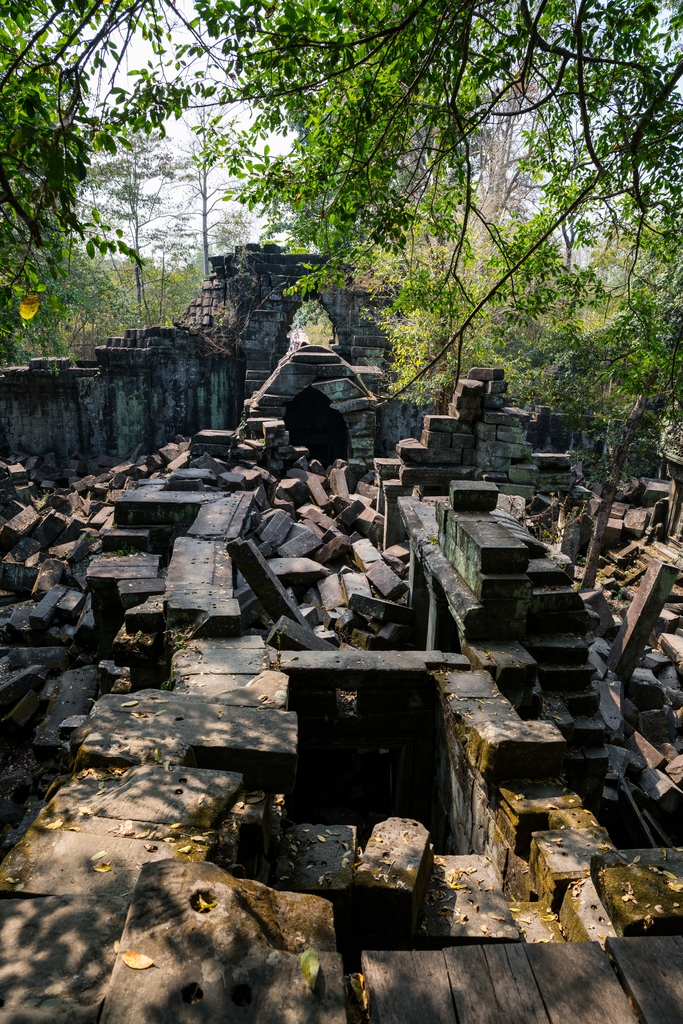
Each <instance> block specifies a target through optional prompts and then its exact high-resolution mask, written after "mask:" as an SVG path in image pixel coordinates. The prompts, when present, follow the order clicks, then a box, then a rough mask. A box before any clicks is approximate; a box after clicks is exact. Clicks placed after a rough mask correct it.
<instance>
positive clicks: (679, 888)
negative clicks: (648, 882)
mask: <svg viewBox="0 0 683 1024" xmlns="http://www.w3.org/2000/svg"><path fill="white" fill-rule="evenodd" d="M667 884H668V886H669V888H670V889H673V891H674V892H683V882H668V883H667Z"/></svg>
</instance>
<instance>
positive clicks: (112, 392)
mask: <svg viewBox="0 0 683 1024" xmlns="http://www.w3.org/2000/svg"><path fill="white" fill-rule="evenodd" d="M95 355H96V357H97V358H96V360H94V361H92V362H88V363H82V364H80V365H78V364H77V365H76V366H71V365H70V364H69V361H68V360H67V359H32V360H31V361H30V363H29V365H28V366H12V367H7V368H5V369H4V370H3V372H2V375H0V452H2V454H8V453H9V452H10V451H13V452H17V451H22V452H24V453H26V454H27V455H41V454H45V453H46V452H53V453H55V455H56V456H57V458H58V459H59V460H64V459H68V458H69V457H70V456H72V455H73V454H75V453H77V452H87V453H90V454H93V455H104V454H112V455H125V454H126V453H127V452H128V451H130V450H131V449H132V448H134V447H135V446H136V445H137V444H142V445H144V446H145V447H146V448H158V447H160V446H161V445H162V444H164V443H165V442H166V441H167V440H168V439H169V438H172V437H174V436H175V435H176V434H178V433H184V434H190V435H191V434H193V433H196V431H197V430H199V429H201V427H203V426H206V425H207V424H210V425H211V427H212V428H213V429H225V428H227V427H231V426H234V425H235V424H236V423H237V422H238V420H239V416H240V409H241V402H242V394H243V378H244V368H243V362H242V361H241V360H240V359H238V358H236V357H233V358H226V357H225V356H223V355H220V354H215V353H210V352H207V351H206V348H205V346H204V345H203V343H202V340H201V338H199V337H198V336H197V335H192V334H189V333H188V332H186V331H181V330H178V329H177V328H175V327H154V328H147V329H146V330H129V331H126V332H125V335H124V336H123V337H120V338H107V341H106V343H105V344H104V345H102V346H100V347H99V348H97V349H96V350H95Z"/></svg>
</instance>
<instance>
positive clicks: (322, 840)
mask: <svg viewBox="0 0 683 1024" xmlns="http://www.w3.org/2000/svg"><path fill="white" fill-rule="evenodd" d="M315 838H316V839H317V840H318V841H319V842H321V843H326V842H327V840H326V839H325V836H316V837H315Z"/></svg>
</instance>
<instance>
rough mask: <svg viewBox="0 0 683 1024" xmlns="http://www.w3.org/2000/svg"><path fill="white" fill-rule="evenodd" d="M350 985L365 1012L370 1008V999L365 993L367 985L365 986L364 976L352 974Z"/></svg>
mask: <svg viewBox="0 0 683 1024" xmlns="http://www.w3.org/2000/svg"><path fill="white" fill-rule="evenodd" d="M349 984H350V985H351V991H352V992H353V994H354V996H355V997H356V999H357V1001H358V1002H359V1003H360V1005H361V1006H362V1007H363V1009H364V1010H367V1008H368V997H367V994H366V992H365V985H364V984H363V975H362V974H350V975H349Z"/></svg>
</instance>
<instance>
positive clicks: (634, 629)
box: [607, 560, 680, 683]
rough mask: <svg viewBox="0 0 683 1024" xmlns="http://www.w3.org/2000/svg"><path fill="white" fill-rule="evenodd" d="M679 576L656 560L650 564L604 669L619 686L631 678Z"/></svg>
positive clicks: (673, 568) (628, 609)
mask: <svg viewBox="0 0 683 1024" xmlns="http://www.w3.org/2000/svg"><path fill="white" fill-rule="evenodd" d="M679 572H680V569H678V567H677V566H675V565H669V564H668V563H666V562H658V561H656V560H653V561H652V562H650V565H649V566H648V569H647V572H646V573H645V575H644V576H643V579H642V580H641V583H640V586H639V587H638V590H637V591H636V596H635V597H634V598H633V600H632V601H631V604H630V605H629V606H628V608H627V610H626V614H625V615H624V621H623V624H622V626H621V629H620V630H619V632H618V633H617V636H616V639H615V641H614V643H613V644H612V648H611V650H610V652H609V656H608V658H607V667H608V668H610V669H611V670H612V671H613V672H614V673H615V674H616V675H617V677H618V678H619V679H620V680H621V682H622V683H627V682H628V681H629V679H630V678H631V675H632V674H633V670H634V668H635V667H636V664H637V662H638V659H639V657H640V655H641V654H642V652H643V647H644V646H645V644H646V643H647V641H648V637H649V636H650V633H651V632H652V630H653V629H654V627H655V625H656V623H657V619H658V618H659V613H660V612H661V610H662V608H663V607H664V605H665V603H666V600H667V598H668V597H669V594H670V593H671V588H672V587H673V585H674V583H675V582H676V580H677V578H678V574H679Z"/></svg>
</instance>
